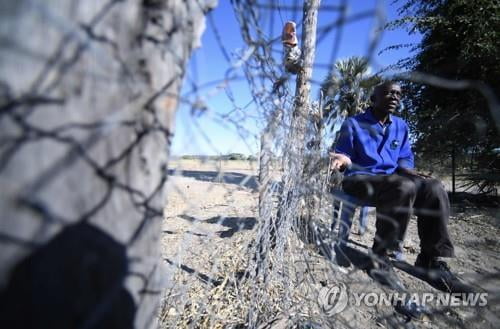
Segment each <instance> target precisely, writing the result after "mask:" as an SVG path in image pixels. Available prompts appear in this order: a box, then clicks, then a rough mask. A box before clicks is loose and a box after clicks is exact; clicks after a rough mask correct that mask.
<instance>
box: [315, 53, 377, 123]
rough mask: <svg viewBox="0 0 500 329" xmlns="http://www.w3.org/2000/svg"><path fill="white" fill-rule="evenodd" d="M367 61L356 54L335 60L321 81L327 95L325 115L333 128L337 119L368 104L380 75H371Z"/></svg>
mask: <svg viewBox="0 0 500 329" xmlns="http://www.w3.org/2000/svg"><path fill="white" fill-rule="evenodd" d="M368 72H369V66H368V61H367V60H366V59H365V58H363V57H357V56H353V57H350V58H348V59H346V60H339V61H337V62H336V63H335V65H334V67H333V70H332V71H331V72H330V73H329V74H328V75H327V77H326V78H325V80H324V81H323V83H322V84H321V91H322V93H323V98H324V104H325V105H324V107H323V118H324V119H325V120H326V125H330V129H331V130H333V129H334V127H335V123H336V122H337V120H343V119H345V118H346V117H348V116H352V115H355V114H357V113H360V112H361V111H363V110H364V109H365V108H366V107H368V105H369V102H370V95H371V94H372V91H373V87H374V86H375V85H377V84H378V83H379V82H380V81H381V78H380V77H378V76H376V75H369V73H368Z"/></svg>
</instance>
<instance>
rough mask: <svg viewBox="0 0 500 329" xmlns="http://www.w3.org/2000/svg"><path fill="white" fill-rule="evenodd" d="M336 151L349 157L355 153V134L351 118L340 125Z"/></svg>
mask: <svg viewBox="0 0 500 329" xmlns="http://www.w3.org/2000/svg"><path fill="white" fill-rule="evenodd" d="M334 151H335V153H342V154H344V155H346V156H348V157H349V158H352V157H353V155H354V134H353V127H352V121H351V119H350V118H348V119H347V120H345V121H344V123H343V124H342V126H341V127H340V133H339V139H338V141H337V143H336V144H335V150H334Z"/></svg>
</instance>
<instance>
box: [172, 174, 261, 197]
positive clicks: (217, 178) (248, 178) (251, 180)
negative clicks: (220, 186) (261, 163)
mask: <svg viewBox="0 0 500 329" xmlns="http://www.w3.org/2000/svg"><path fill="white" fill-rule="evenodd" d="M168 175H170V176H183V177H189V178H194V179H196V180H199V181H203V182H214V183H224V184H233V185H238V186H241V187H244V188H247V189H250V190H252V191H254V192H255V191H257V189H258V184H257V177H256V176H254V175H245V174H241V173H236V172H218V171H200V170H182V171H176V170H173V169H169V170H168Z"/></svg>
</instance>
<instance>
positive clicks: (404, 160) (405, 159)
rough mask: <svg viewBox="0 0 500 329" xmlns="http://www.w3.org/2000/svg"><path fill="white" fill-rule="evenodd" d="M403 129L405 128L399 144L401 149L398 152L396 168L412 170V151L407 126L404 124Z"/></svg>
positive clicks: (413, 165)
mask: <svg viewBox="0 0 500 329" xmlns="http://www.w3.org/2000/svg"><path fill="white" fill-rule="evenodd" d="M404 127H405V134H404V137H403V141H402V143H401V149H400V151H399V158H398V167H400V168H407V169H414V168H415V163H414V157H413V151H412V150H411V143H410V139H409V129H408V125H406V124H405V125H404Z"/></svg>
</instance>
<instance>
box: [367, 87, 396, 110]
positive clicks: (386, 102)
mask: <svg viewBox="0 0 500 329" xmlns="http://www.w3.org/2000/svg"><path fill="white" fill-rule="evenodd" d="M401 95H402V93H401V87H400V86H399V84H398V83H396V82H394V81H385V82H382V83H381V84H379V85H377V86H376V87H375V89H374V90H373V94H372V96H371V97H370V99H371V101H372V104H373V109H374V110H375V111H376V112H378V113H380V114H382V115H387V114H389V113H394V112H395V111H396V109H397V108H398V107H399V102H400V101H401Z"/></svg>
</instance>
